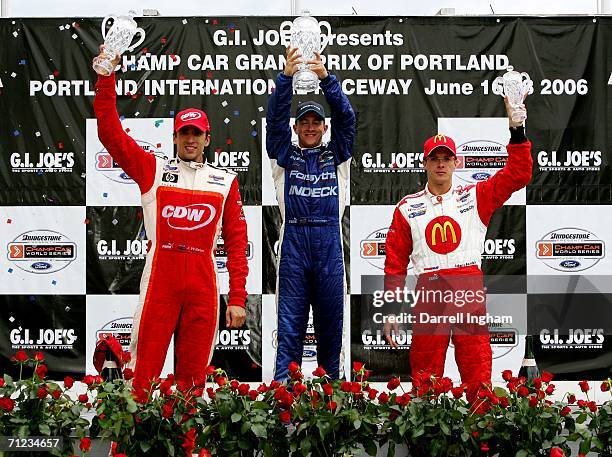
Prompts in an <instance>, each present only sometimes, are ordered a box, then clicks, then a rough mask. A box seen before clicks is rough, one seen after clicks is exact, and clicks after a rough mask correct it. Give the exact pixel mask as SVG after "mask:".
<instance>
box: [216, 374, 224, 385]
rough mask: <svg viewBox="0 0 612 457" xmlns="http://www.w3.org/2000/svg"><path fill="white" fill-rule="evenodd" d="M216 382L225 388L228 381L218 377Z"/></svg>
mask: <svg viewBox="0 0 612 457" xmlns="http://www.w3.org/2000/svg"><path fill="white" fill-rule="evenodd" d="M215 382H216V383H217V384H219V385H220V386H224V385H225V384H227V379H225V378H224V377H223V376H217V377H216V378H215Z"/></svg>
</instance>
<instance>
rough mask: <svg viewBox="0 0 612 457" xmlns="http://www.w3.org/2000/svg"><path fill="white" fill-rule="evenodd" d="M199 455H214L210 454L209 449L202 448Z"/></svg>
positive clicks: (208, 456) (205, 456)
mask: <svg viewBox="0 0 612 457" xmlns="http://www.w3.org/2000/svg"><path fill="white" fill-rule="evenodd" d="M198 457H212V456H211V455H210V452H209V451H208V449H206V448H202V450H201V451H200V453H199V454H198Z"/></svg>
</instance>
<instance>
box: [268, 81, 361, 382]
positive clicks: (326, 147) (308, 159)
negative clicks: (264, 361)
mask: <svg viewBox="0 0 612 457" xmlns="http://www.w3.org/2000/svg"><path fill="white" fill-rule="evenodd" d="M320 86H321V89H323V92H324V93H325V98H326V100H327V103H328V104H329V106H330V108H331V141H330V142H329V143H328V144H321V145H320V146H318V147H315V148H311V149H302V148H300V147H299V146H298V145H297V144H293V143H292V142H291V126H290V118H291V97H292V93H293V90H292V78H290V77H287V76H285V75H284V74H283V73H281V74H279V76H278V78H277V80H276V91H275V92H274V93H273V94H272V95H271V96H270V100H269V103H268V113H267V117H266V149H267V151H268V156H269V157H270V161H271V164H272V176H273V178H274V184H275V186H276V198H277V200H278V204H279V207H280V211H281V216H282V219H283V227H282V228H281V237H280V243H279V245H280V249H279V256H278V270H277V271H278V278H277V291H276V293H277V296H276V299H277V313H278V347H277V353H276V364H275V370H274V379H276V380H280V381H282V380H285V379H287V377H288V368H287V366H288V365H289V363H290V362H292V361H295V362H297V363H299V364H301V362H302V353H303V345H304V336H305V333H306V327H307V324H308V315H309V311H310V306H312V312H313V324H314V329H315V337H316V339H317V362H318V363H319V365H320V366H322V367H323V368H325V370H326V371H327V373H328V374H329V376H331V377H332V379H335V378H338V376H339V372H340V359H341V353H342V335H343V332H342V329H343V315H344V302H345V296H346V281H345V277H344V258H343V250H342V224H341V221H342V214H343V213H344V207H345V205H346V198H347V184H348V179H349V168H350V162H351V155H352V150H353V141H354V139H355V113H354V111H353V107H352V106H351V104H350V102H349V100H348V98H347V97H346V95H344V93H343V92H342V88H341V87H340V83H339V82H338V80H337V79H336V77H335V76H333V75H329V76H328V77H326V78H325V79H323V80H321V81H320Z"/></svg>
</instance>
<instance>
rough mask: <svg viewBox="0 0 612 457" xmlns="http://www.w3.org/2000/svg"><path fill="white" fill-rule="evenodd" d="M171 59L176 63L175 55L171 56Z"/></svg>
mask: <svg viewBox="0 0 612 457" xmlns="http://www.w3.org/2000/svg"><path fill="white" fill-rule="evenodd" d="M170 58H171V59H172V61H173V62H176V56H175V55H174V54H170Z"/></svg>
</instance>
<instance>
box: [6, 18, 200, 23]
mask: <svg viewBox="0 0 612 457" xmlns="http://www.w3.org/2000/svg"><path fill="white" fill-rule="evenodd" d="M204 22H205V23H206V24H208V19H206V20H205V21H204ZM13 24H14V22H13Z"/></svg>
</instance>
